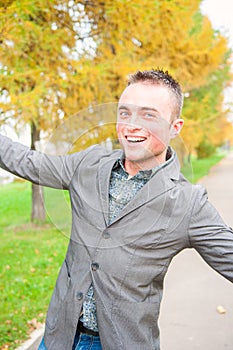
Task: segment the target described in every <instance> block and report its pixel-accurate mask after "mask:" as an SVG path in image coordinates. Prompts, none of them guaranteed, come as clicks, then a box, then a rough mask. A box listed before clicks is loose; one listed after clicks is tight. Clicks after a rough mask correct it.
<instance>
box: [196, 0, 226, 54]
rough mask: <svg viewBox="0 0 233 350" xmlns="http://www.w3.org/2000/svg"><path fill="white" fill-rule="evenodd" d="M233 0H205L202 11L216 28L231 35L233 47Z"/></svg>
mask: <svg viewBox="0 0 233 350" xmlns="http://www.w3.org/2000/svg"><path fill="white" fill-rule="evenodd" d="M232 4H233V2H232V0H203V3H202V6H201V8H202V12H203V14H206V15H207V16H208V17H209V19H210V20H211V22H212V25H213V27H214V28H215V29H219V30H221V32H222V33H223V34H224V36H227V37H229V39H230V41H229V42H230V46H231V47H232V48H233V20H232Z"/></svg>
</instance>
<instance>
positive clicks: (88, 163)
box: [0, 137, 233, 350]
mask: <svg viewBox="0 0 233 350" xmlns="http://www.w3.org/2000/svg"><path fill="white" fill-rule="evenodd" d="M121 155H122V152H121V151H113V152H107V151H106V150H105V149H103V148H101V147H100V146H94V147H91V148H88V149H87V150H85V151H83V152H80V153H76V154H73V155H68V156H47V155H43V154H41V153H39V152H36V151H31V150H29V149H28V148H27V147H24V146H22V145H20V144H17V143H12V142H11V141H10V140H9V139H8V138H5V137H0V165H1V167H2V168H4V169H6V170H8V171H10V172H12V173H14V174H17V175H19V176H21V177H23V178H25V179H27V180H30V181H32V182H34V183H40V184H41V185H45V186H50V187H54V188H63V189H67V190H68V191H69V193H70V198H71V204H72V218H73V220H72V232H71V239H70V242H69V246H68V250H67V254H66V258H65V261H64V263H63V265H62V267H61V270H60V273H59V276H58V279H57V283H56V286H55V289H54V293H53V296H52V299H51V303H50V306H49V310H48V314H47V319H46V329H45V344H46V347H47V349H48V350H55V349H56V350H64V349H65V350H71V349H72V344H73V340H74V336H75V331H76V326H77V323H78V319H79V315H80V311H81V308H82V303H83V297H84V295H85V293H86V292H87V291H88V288H89V286H90V284H91V283H93V286H94V292H95V297H96V303H97V318H98V325H99V332H100V338H101V344H102V347H103V349H104V350H120V349H122V350H123V349H124V350H129V349H130V350H131V349H133V350H139V349H140V350H152V349H153V350H158V349H159V329H158V324H157V321H158V316H159V309H160V302H161V298H162V293H163V281H164V276H165V274H166V272H167V269H168V266H169V264H170V262H171V260H172V258H173V257H174V256H175V255H176V254H177V253H179V252H180V251H181V250H182V249H184V248H195V249H196V250H197V251H198V252H199V254H200V255H201V256H202V257H203V258H204V259H205V261H206V262H207V263H208V264H209V265H210V266H212V267H213V268H214V269H215V270H216V271H218V272H219V273H220V274H222V275H223V276H224V277H226V278H227V279H229V280H230V281H233V231H232V229H231V228H229V227H227V226H226V225H225V224H224V222H223V220H222V219H221V217H220V216H219V214H218V213H217V211H216V210H215V208H214V207H213V206H212V205H211V204H210V203H209V202H208V199H207V195H206V191H205V190H204V189H203V188H202V187H201V186H199V185H195V186H194V185H192V184H190V183H189V182H188V181H187V180H186V179H185V178H184V177H183V176H182V175H181V174H180V168H179V162H178V160H177V158H176V157H175V159H174V160H173V161H172V162H170V163H169V164H168V165H167V166H166V167H164V168H161V169H160V170H159V171H158V172H157V173H156V174H155V175H154V176H153V178H152V179H151V180H150V181H149V182H148V183H147V184H146V185H145V186H144V187H143V188H142V189H141V190H140V191H139V192H138V193H137V195H136V196H135V197H134V198H133V199H132V200H131V201H130V203H129V204H128V205H127V206H126V207H125V208H124V209H123V210H122V212H121V213H120V215H119V217H118V218H116V219H115V221H114V222H113V223H111V225H108V186H109V178H110V173H111V170H112V167H113V164H114V163H115V161H116V159H117V158H119V157H121Z"/></svg>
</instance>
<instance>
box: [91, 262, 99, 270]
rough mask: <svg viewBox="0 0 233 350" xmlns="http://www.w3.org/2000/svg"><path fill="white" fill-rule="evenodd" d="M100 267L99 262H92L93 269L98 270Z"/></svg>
mask: <svg viewBox="0 0 233 350" xmlns="http://www.w3.org/2000/svg"><path fill="white" fill-rule="evenodd" d="M98 268H99V264H98V263H97V262H94V263H92V264H91V269H92V271H96V270H98Z"/></svg>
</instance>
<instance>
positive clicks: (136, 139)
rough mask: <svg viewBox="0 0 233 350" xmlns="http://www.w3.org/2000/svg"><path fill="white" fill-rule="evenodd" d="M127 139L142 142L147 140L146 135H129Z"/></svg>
mask: <svg viewBox="0 0 233 350" xmlns="http://www.w3.org/2000/svg"><path fill="white" fill-rule="evenodd" d="M127 141H130V142H142V141H145V137H132V136H127Z"/></svg>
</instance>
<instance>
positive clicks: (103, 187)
mask: <svg viewBox="0 0 233 350" xmlns="http://www.w3.org/2000/svg"><path fill="white" fill-rule="evenodd" d="M120 157H122V151H120V150H118V151H116V152H114V153H113V154H112V155H111V156H110V157H108V158H103V159H101V161H100V165H99V171H98V181H99V194H100V202H101V206H102V211H103V216H104V220H105V224H106V226H108V212H109V183H110V176H111V171H112V168H113V165H114V164H115V162H116V161H117V159H118V158H120Z"/></svg>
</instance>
